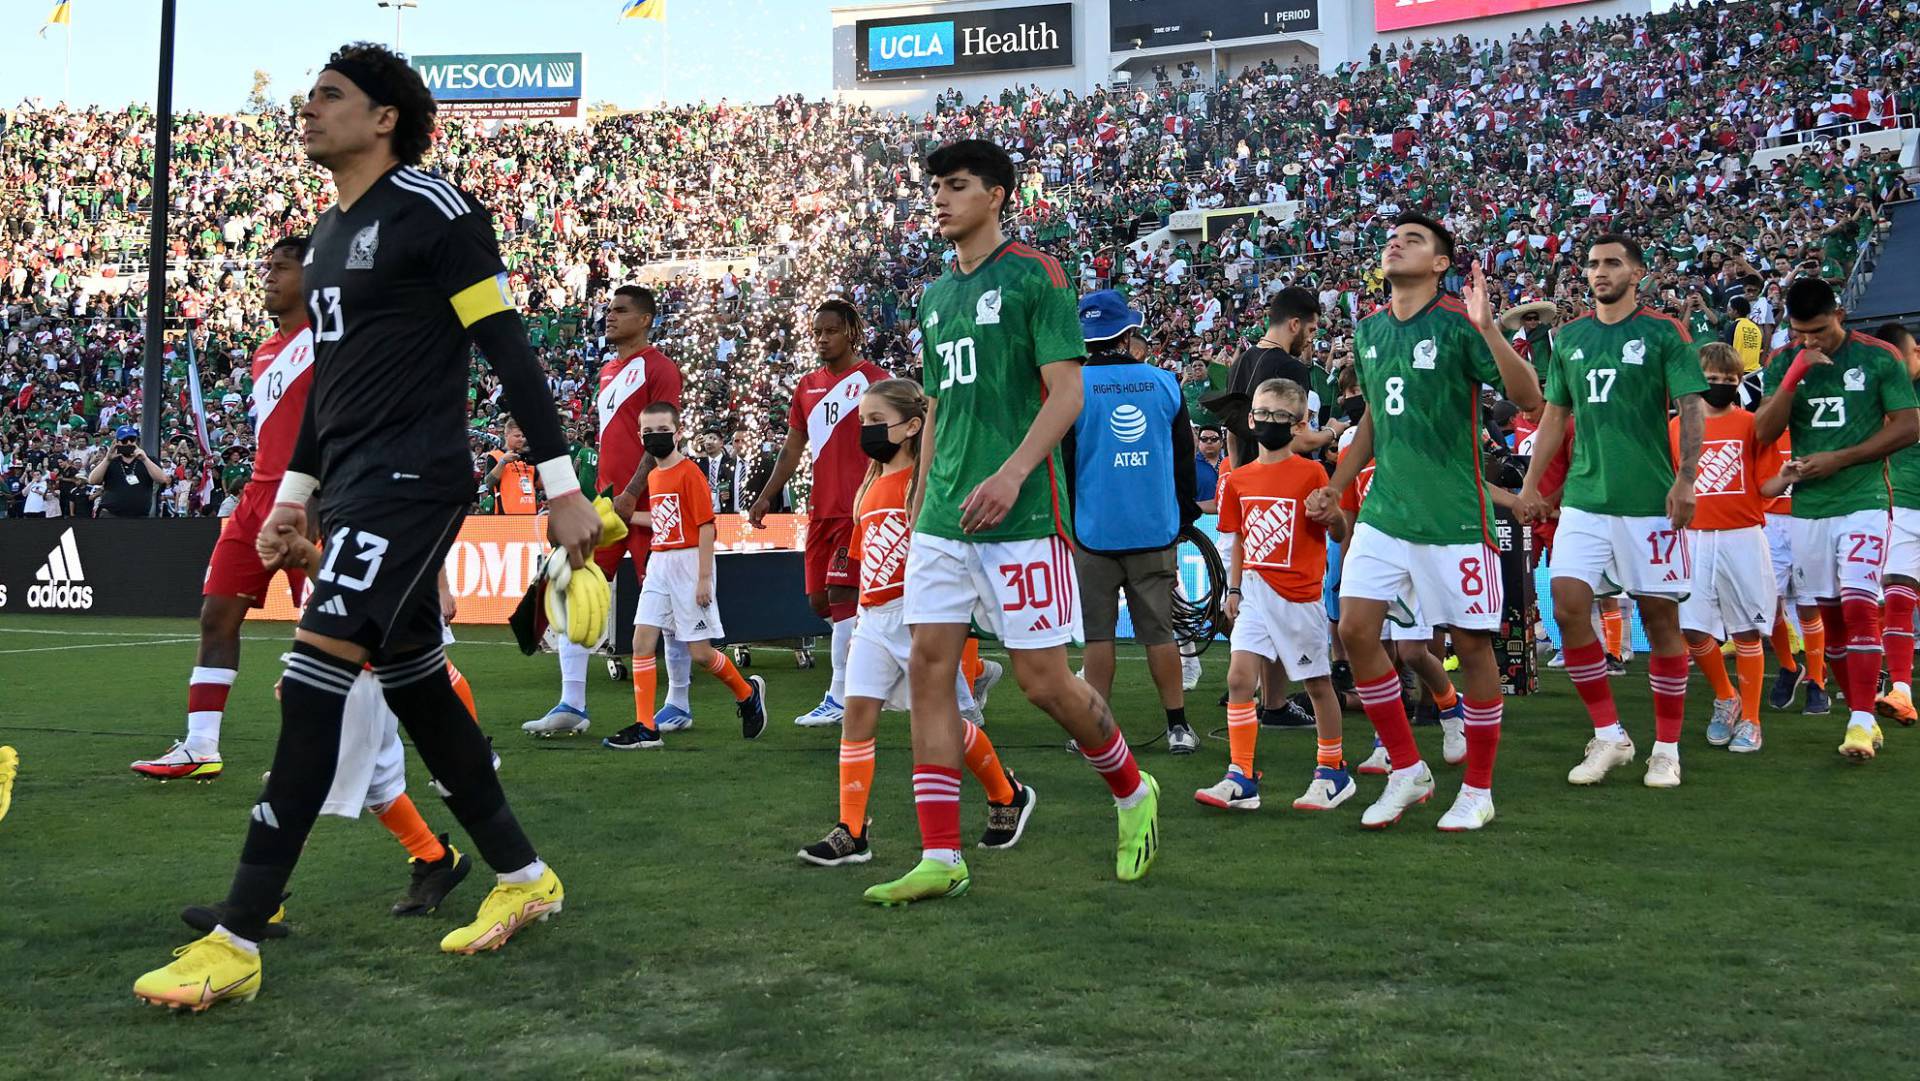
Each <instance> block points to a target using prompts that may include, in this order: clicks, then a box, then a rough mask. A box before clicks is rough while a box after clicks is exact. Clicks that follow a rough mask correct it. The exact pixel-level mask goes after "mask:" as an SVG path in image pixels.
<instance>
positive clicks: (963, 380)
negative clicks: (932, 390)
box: [934, 338, 980, 390]
mask: <svg viewBox="0 0 1920 1081" xmlns="http://www.w3.org/2000/svg"><path fill="white" fill-rule="evenodd" d="M934 349H935V350H937V351H938V352H939V354H940V368H941V373H940V389H941V390H945V389H947V388H948V387H950V386H953V385H954V384H955V383H960V384H963V385H964V384H967V383H971V382H973V381H974V380H975V379H976V378H978V377H979V375H980V370H979V362H978V359H977V358H976V357H975V355H974V351H973V339H972V338H961V339H960V340H959V341H955V342H939V343H937V344H936V345H934Z"/></svg>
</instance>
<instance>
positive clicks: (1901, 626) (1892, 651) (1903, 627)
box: [1880, 585, 1920, 685]
mask: <svg viewBox="0 0 1920 1081" xmlns="http://www.w3.org/2000/svg"><path fill="white" fill-rule="evenodd" d="M1916 602H1920V592H1916V591H1915V590H1914V588H1913V587H1912V586H1907V585H1891V586H1888V587H1887V629H1886V630H1885V631H1882V632H1881V634H1880V643H1881V648H1882V649H1884V650H1886V653H1887V674H1888V675H1890V676H1892V677H1893V681H1894V682H1895V683H1905V684H1908V685H1912V683H1913V609H1914V606H1915V604H1916Z"/></svg>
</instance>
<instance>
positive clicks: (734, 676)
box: [648, 649, 753, 702]
mask: <svg viewBox="0 0 1920 1081" xmlns="http://www.w3.org/2000/svg"><path fill="white" fill-rule="evenodd" d="M648 663H649V664H651V663H652V662H648ZM707 671H709V672H712V673H713V674H714V675H715V676H717V677H719V679H720V682H722V683H724V684H726V685H727V690H730V691H732V692H733V700H734V701H736V702H744V701H746V700H747V699H748V698H749V697H750V696H752V694H753V684H751V683H748V682H747V681H746V680H745V679H743V678H742V677H741V675H740V670H739V669H738V668H735V667H734V666H733V662H732V661H730V660H728V659H727V655H726V654H725V653H722V652H720V651H719V650H717V649H716V650H714V651H713V659H712V660H710V661H708V662H707Z"/></svg>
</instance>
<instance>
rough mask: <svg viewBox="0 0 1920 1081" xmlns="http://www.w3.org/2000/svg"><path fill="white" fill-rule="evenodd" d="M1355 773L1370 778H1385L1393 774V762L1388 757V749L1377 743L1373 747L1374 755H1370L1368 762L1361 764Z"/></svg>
mask: <svg viewBox="0 0 1920 1081" xmlns="http://www.w3.org/2000/svg"><path fill="white" fill-rule="evenodd" d="M1354 772H1355V773H1364V774H1366V775H1367V776H1369V777H1385V776H1386V775H1387V774H1389V773H1392V772H1393V760H1392V759H1391V758H1390V757H1388V755H1387V749H1386V748H1385V747H1383V746H1381V745H1380V744H1378V743H1376V744H1374V745H1373V753H1372V754H1370V755H1368V756H1367V760H1366V761H1365V762H1362V763H1360V765H1359V766H1358V767H1357V768H1356V769H1355V770H1354Z"/></svg>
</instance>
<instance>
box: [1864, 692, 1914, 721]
mask: <svg viewBox="0 0 1920 1081" xmlns="http://www.w3.org/2000/svg"><path fill="white" fill-rule="evenodd" d="M1873 711H1874V712H1875V713H1878V714H1879V715H1880V716H1882V717H1887V718H1890V719H1892V720H1896V721H1899V722H1900V723H1901V724H1903V725H1912V724H1913V722H1914V721H1916V720H1920V712H1915V710H1914V708H1913V699H1912V698H1911V697H1909V696H1907V695H1905V694H1902V693H1901V692H1899V691H1888V692H1887V693H1885V694H1883V695H1881V696H1880V697H1879V698H1876V699H1874V700H1873Z"/></svg>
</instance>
